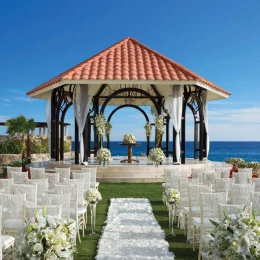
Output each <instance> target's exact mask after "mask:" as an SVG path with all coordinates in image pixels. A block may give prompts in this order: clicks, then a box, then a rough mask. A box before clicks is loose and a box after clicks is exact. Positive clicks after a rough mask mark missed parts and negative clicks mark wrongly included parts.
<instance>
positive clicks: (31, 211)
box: [25, 205, 62, 221]
mask: <svg viewBox="0 0 260 260" xmlns="http://www.w3.org/2000/svg"><path fill="white" fill-rule="evenodd" d="M45 207H46V213H47V215H49V216H53V217H57V218H60V217H61V211H62V205H46V206H45ZM37 212H38V213H39V214H42V206H26V207H25V213H26V220H27V221H30V220H32V219H35V216H36V214H37Z"/></svg>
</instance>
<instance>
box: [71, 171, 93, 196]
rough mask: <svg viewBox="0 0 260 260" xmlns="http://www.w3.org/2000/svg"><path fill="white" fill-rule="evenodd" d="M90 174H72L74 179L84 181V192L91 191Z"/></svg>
mask: <svg viewBox="0 0 260 260" xmlns="http://www.w3.org/2000/svg"><path fill="white" fill-rule="evenodd" d="M90 175H91V174H90V172H72V178H73V179H84V191H85V192H86V191H87V190H89V189H90Z"/></svg>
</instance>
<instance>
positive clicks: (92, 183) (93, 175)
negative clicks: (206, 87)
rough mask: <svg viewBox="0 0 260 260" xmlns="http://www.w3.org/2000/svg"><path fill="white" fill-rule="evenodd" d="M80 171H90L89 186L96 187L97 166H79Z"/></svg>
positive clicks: (97, 183) (97, 184)
mask: <svg viewBox="0 0 260 260" xmlns="http://www.w3.org/2000/svg"><path fill="white" fill-rule="evenodd" d="M81 171H82V172H90V188H91V189H98V186H99V182H97V181H96V180H97V167H92V168H90V167H88V168H86V167H81Z"/></svg>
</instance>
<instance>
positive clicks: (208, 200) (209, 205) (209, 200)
mask: <svg viewBox="0 0 260 260" xmlns="http://www.w3.org/2000/svg"><path fill="white" fill-rule="evenodd" d="M199 196H200V217H193V218H191V221H192V224H193V251H195V245H196V242H197V241H198V242H199V256H198V259H201V249H202V247H201V246H202V237H203V236H204V235H205V234H207V233H210V232H211V231H213V230H214V228H215V226H214V225H213V224H212V223H211V222H210V219H211V220H215V221H218V210H219V209H218V204H219V203H222V204H225V203H227V192H218V193H204V192H201V193H200V195H199ZM197 238H198V239H197Z"/></svg>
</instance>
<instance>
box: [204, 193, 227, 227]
mask: <svg viewBox="0 0 260 260" xmlns="http://www.w3.org/2000/svg"><path fill="white" fill-rule="evenodd" d="M219 203H222V204H226V203H227V192H218V193H204V192H201V193H200V216H201V223H204V221H205V219H210V218H217V217H218V204H219Z"/></svg>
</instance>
